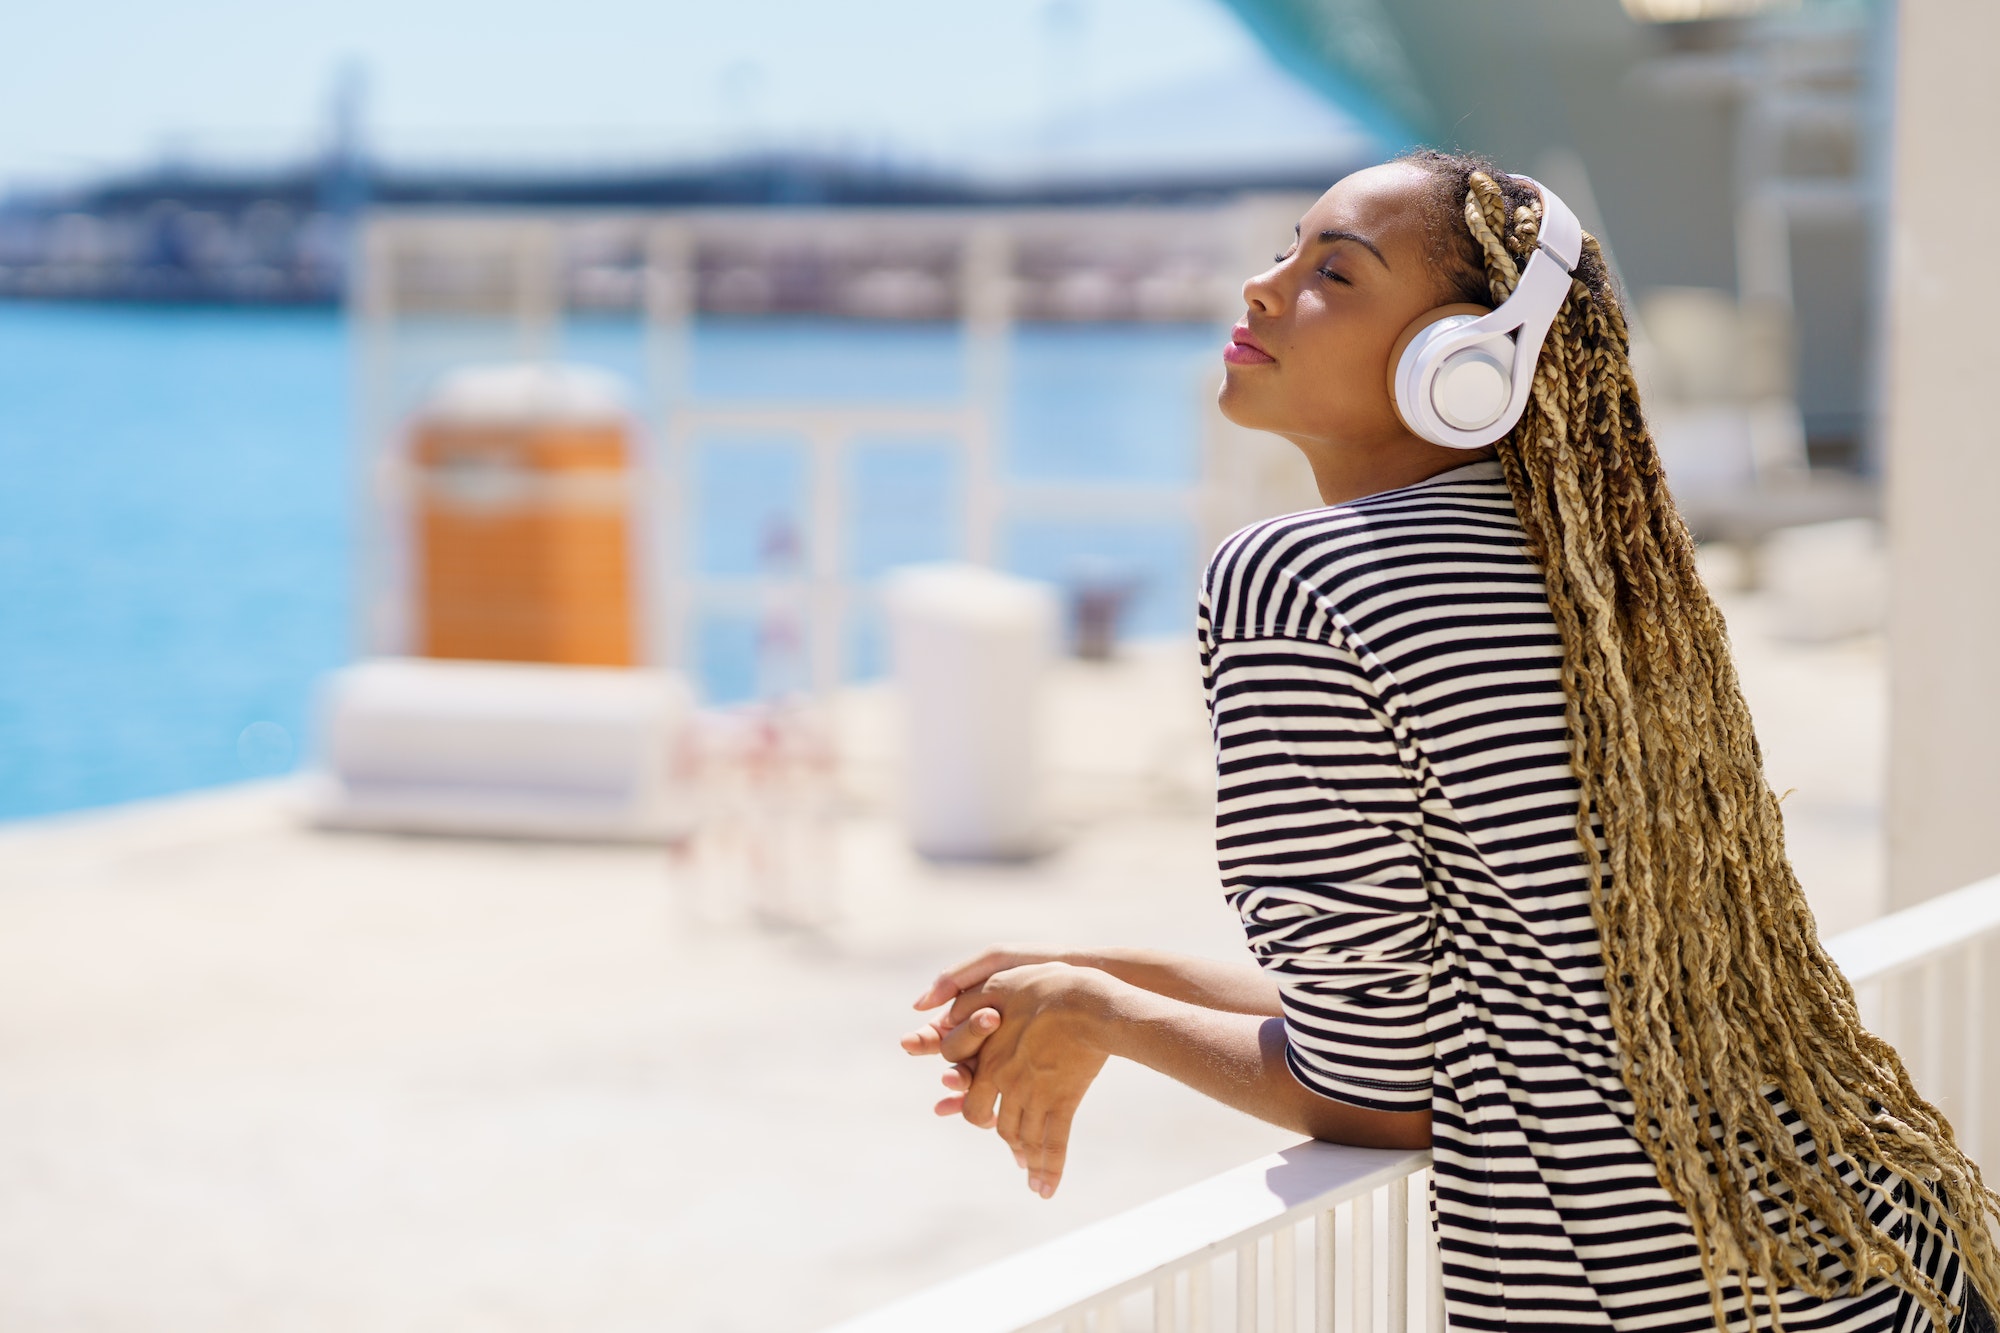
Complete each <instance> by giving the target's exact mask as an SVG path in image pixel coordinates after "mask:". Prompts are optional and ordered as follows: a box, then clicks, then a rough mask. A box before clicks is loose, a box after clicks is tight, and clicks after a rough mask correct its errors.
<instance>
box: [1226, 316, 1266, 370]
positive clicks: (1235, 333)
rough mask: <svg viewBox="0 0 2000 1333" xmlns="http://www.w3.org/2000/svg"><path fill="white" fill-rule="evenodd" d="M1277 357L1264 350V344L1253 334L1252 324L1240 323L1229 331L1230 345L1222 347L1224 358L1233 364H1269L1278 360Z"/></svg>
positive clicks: (1227, 362) (1227, 363) (1228, 363)
mask: <svg viewBox="0 0 2000 1333" xmlns="http://www.w3.org/2000/svg"><path fill="white" fill-rule="evenodd" d="M1277 359H1278V358H1277V357H1275V356H1272V355H1271V354H1270V353H1269V352H1267V351H1265V350H1264V345H1263V344H1262V343H1260V342H1258V341H1257V339H1256V338H1254V337H1252V336H1251V333H1250V326H1249V325H1247V324H1238V325H1237V326H1236V327H1235V328H1233V329H1231V330H1230V331H1229V345H1228V346H1227V347H1225V348H1223V349H1222V360H1223V363H1224V364H1225V365H1231V366H1268V365H1273V364H1275V363H1276V362H1277Z"/></svg>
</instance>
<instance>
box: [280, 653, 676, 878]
mask: <svg viewBox="0 0 2000 1333" xmlns="http://www.w3.org/2000/svg"><path fill="white" fill-rule="evenodd" d="M692 711H693V695H692V692H691V691H690V690H689V688H688V686H687V684H686V682H685V681H683V680H682V679H681V678H680V677H679V676H678V675H676V674H674V673H673V672H668V671H657V670H647V669H640V670H632V669H624V668H609V667H569V666H541V665H527V664H521V663H512V662H452V661H435V660H426V659H414V658H412V659H400V658H389V659H380V660H376V661H368V662H362V663H359V664H357V665H355V666H351V667H347V668H345V669H344V670H341V671H337V672H335V673H333V675H332V676H330V677H328V678H327V680H326V682H325V683H324V685H323V687H322V693H321V701H320V724H321V729H320V748H321V765H322V773H321V775H320V777H319V780H318V784H317V788H316V791H315V797H314V802H313V812H314V818H315V822H317V823H319V824H321V825H324V826H328V827H339V828H367V829H382V830H392V831H398V832H413V833H456V834H472V835H480V836H501V837H526V838H560V839H583V840H615V841H664V840H671V839H675V838H679V837H682V836H685V835H686V834H687V833H688V832H690V831H691V829H692V827H693V814H694V807H693V798H692V793H691V791H690V790H689V781H688V777H689V775H688V774H687V772H686V771H685V770H686V768H687V762H686V761H687V755H688V751H687V744H686V731H687V726H688V721H689V718H690V715H691V713H692Z"/></svg>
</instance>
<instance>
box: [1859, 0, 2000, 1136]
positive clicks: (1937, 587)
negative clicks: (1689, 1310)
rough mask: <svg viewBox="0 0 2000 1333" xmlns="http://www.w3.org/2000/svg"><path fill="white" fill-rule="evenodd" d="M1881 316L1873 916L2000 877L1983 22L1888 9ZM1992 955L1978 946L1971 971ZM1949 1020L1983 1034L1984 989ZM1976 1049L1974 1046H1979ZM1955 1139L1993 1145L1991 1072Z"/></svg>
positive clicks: (1999, 681)
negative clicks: (1883, 664)
mask: <svg viewBox="0 0 2000 1333" xmlns="http://www.w3.org/2000/svg"><path fill="white" fill-rule="evenodd" d="M1895 40H1896V45H1897V54H1896V92H1895V112H1894V115H1895V123H1894V129H1893V138H1892V143H1893V155H1894V164H1893V169H1892V171H1893V180H1894V188H1893V189H1892V190H1891V191H1890V192H1889V207H1890V243H1889V254H1890V282H1889V306H1888V358H1887V359H1888V402H1887V430H1886V437H1887V443H1888V452H1887V460H1886V468H1887V473H1888V503H1887V512H1888V520H1889V552H1890V578H1891V585H1890V586H1891V601H1890V623H1889V688H1890V712H1889V717H1890V724H1889V819H1888V823H1889V902H1888V907H1889V909H1890V910H1891V911H1894V910H1897V909H1899V908H1903V907H1908V906H1910V905H1912V904H1914V903H1917V902H1921V901H1923V900H1924V899H1926V898H1931V897H1934V896H1936V895H1937V894H1940V893H1945V892H1948V891H1950V890H1952V889H1955V888H1958V887H1959V886H1960V885H1963V884H1969V883H1972V882H1973V881H1974V880H1977V879H1980V878H1982V877H1984V876H1986V875H1991V874H1993V873H1994V872H1996V871H2000V817H1996V814H1995V812H1996V811H2000V763H1996V762H1995V759H1994V756H1995V755H1996V754H2000V672H1996V670H1995V663H1996V662H2000V597H1996V596H1994V594H1993V579H1994V577H1995V573H1996V571H2000V523H1996V522H1994V520H1993V513H1992V502H1991V499H1990V497H1991V496H1992V495H1994V494H1995V493H1996V492H2000V447H1996V442H2000V428H1996V426H1995V425H1994V422H1993V406H1992V398H1993V366H1992V356H1991V354H1990V353H1989V352H1988V350H1987V348H1986V346H1985V343H1984V340H1983V339H1981V338H1978V337H1976V336H1969V335H1968V333H1967V331H1966V326H1965V320H1966V318H1967V315H1966V311H1967V309H1968V308H1969V306H1972V305H1976V304H1977V300H1978V297H1977V294H1976V293H1977V288H1978V282H1979V279H1978V268H1979V257H1980V255H1981V253H1982V250H1983V248H1984V242H1983V241H1982V240H1981V236H1982V234H1983V232H1982V227H1983V224H1984V221H1985V220H1986V219H1989V218H1992V217H1994V216H1996V215H2000V177H1996V176H1995V175H1994V174H1993V173H1992V172H1990V171H1985V170H1981V169H1980V167H1979V166H1978V164H1977V163H1975V162H1969V161H1967V159H1966V156H1965V153H1966V144H1967V142H1968V138H1967V136H1968V135H1970V136H1973V137H1974V138H1975V139H1976V138H1977V136H1978V135H1980V134H1981V133H1982V132H1983V131H1985V130H1987V129H1989V128H1991V127H1992V126H1995V125H2000V81H1996V80H1995V79H1994V78H1993V77H1992V71H1991V69H1990V68H1989V65H1990V60H1989V58H1988V53H1990V52H1991V51H1993V50H1994V49H1995V47H1996V45H2000V6H1995V5H1949V6H1945V5H1935V4H1923V3H1918V2H1917V0H1904V2H1903V3H1901V4H1898V5H1897V6H1896V29H1895ZM1995 955H1996V950H1995V949H1994V947H1993V946H1991V945H1989V946H1986V950H1985V957H1984V959H1983V960H1982V961H1983V963H1984V964H1985V965H1989V966H1990V965H1991V964H1992V963H1993V961H1994V959H1995ZM1987 990H1988V992H1989V993H1988V994H1987V995H1986V996H1985V997H1983V998H1984V1005H1983V1010H1982V1012H1980V1013H1977V1014H1968V1015H1967V1021H1969V1022H1971V1023H1973V1024H1975V1025H1977V1028H1978V1030H1980V1031H1983V1032H1984V1033H1986V1034H1991V1033H1992V1032H1994V1031H1995V1030H1996V1028H2000V987H1988V988H1987ZM1989 1044H1990V1035H1989ZM1981 1072H1982V1077H1983V1084H1984V1085H1983V1086H1982V1087H1980V1088H1977V1089H1968V1094H1969V1095H1968V1097H1967V1101H1968V1102H1970V1103H1973V1104H1977V1105H1980V1106H1982V1107H1983V1108H1988V1109H1987V1113H1986V1116H1985V1120H1984V1123H1982V1124H1981V1125H1979V1126H1976V1127H1974V1126H1971V1125H1967V1126H1965V1127H1964V1129H1965V1130H1966V1131H1967V1133H1968V1137H1973V1138H1978V1139H1983V1141H1984V1142H1985V1143H1987V1144H1989V1145H1990V1144H1992V1143H1995V1142H2000V1132H1996V1131H2000V1127H1996V1125H1995V1123H1994V1121H1995V1117H1994V1116H1993V1115H1992V1113H1991V1110H1990V1108H1992V1107H1994V1106H1996V1105H2000V1087H1996V1086H1995V1084H1996V1079H1995V1072H1994V1070H1993V1069H1991V1068H1988V1069H1986V1070H1983V1071H1981Z"/></svg>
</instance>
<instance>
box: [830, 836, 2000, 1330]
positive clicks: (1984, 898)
mask: <svg viewBox="0 0 2000 1333" xmlns="http://www.w3.org/2000/svg"><path fill="white" fill-rule="evenodd" d="M1986 935H1996V936H2000V875H1995V876H1993V877H1991V878H1988V879H1983V880H1980V881H1978V882H1976V883H1973V884H1968V885H1967V886H1966V887H1964V888H1962V889H1956V890H1954V891H1952V892H1950V893H1946V894H1942V895H1940V896H1939V897H1936V898H1932V899H1930V900H1929V901H1927V902H1923V903H1919V904H1917V905H1916V906H1914V907H1909V908H1905V909H1903V910H1902V911H1900V912H1895V913H1892V914H1890V915H1889V916H1886V917H1882V918H1879V919H1877V920H1875V921H1871V922H1869V923H1867V924H1866V925H1863V926H1858V927H1856V928H1855V929H1853V930H1849V931H1846V932H1844V933H1842V934H1840V935H1837V936H1835V937H1833V938H1832V939H1830V940H1828V941H1827V942H1826V948H1827V952H1828V953H1830V954H1831V955H1832V956H1833V959H1834V961H1835V962H1836V963H1837V964H1838V965H1839V966H1840V969H1841V971H1842V972H1844V973H1845V974H1846V976H1847V978H1848V980H1849V981H1850V982H1851V983H1852V984H1854V985H1855V986H1857V987H1860V986H1865V985H1870V984H1872V983H1876V982H1880V981H1883V980H1886V979H1888V978H1891V977H1895V976H1897V975H1899V974H1901V973H1904V972H1906V971H1908V970H1910V969H1912V968H1916V967H1918V966H1920V965H1922V964H1924V963H1927V962H1930V961H1932V960H1934V959H1936V958H1938V957H1939V956H1941V955H1943V954H1946V953H1948V952H1949V951H1951V950H1954V949H1962V948H1964V947H1966V946H1967V945H1969V944H1971V943H1973V942H1974V941H1976V940H1978V939H1979V938H1980V937H1981V936H1986ZM1430 1158H1431V1155H1430V1153H1429V1152H1428V1151H1425V1150H1418V1151H1408V1152H1405V1151H1398V1150H1391V1149H1379V1148H1349V1147H1343V1146H1341V1145H1339V1144H1332V1143H1319V1142H1314V1141H1310V1140H1309V1141H1307V1142H1304V1143H1301V1144H1298V1145H1297V1146H1296V1147H1292V1148H1287V1149H1285V1150H1284V1151H1283V1152H1280V1153H1276V1154H1273V1155H1272V1156H1269V1157H1262V1158H1259V1159H1258V1160H1256V1161H1254V1162H1247V1163H1245V1164H1244V1165H1242V1166H1239V1167H1236V1168H1235V1169H1234V1170H1230V1171H1225V1172H1223V1173H1222V1174H1221V1175H1218V1176H1212V1177H1210V1178H1209V1179H1207V1180H1204V1181H1202V1182H1200V1183H1199V1184H1195V1185H1190V1186H1188V1187H1187V1188H1186V1189H1183V1190H1179V1191H1177V1192H1175V1193H1173V1194H1169V1195H1166V1196H1164V1197H1163V1198H1159V1199H1155V1200H1153V1201H1152V1202H1150V1203H1146V1204H1141V1205H1140V1206H1139V1207H1137V1208H1133V1209H1130V1210H1128V1211H1126V1212H1123V1213H1119V1214H1118V1215H1116V1216H1114V1217H1109V1218H1106V1219H1104V1220H1103V1221H1101V1222H1097V1223H1094V1224H1093V1225H1091V1226H1087V1227H1083V1228H1081V1229H1079V1230H1076V1231H1073V1232H1070V1233H1069V1234H1067V1235H1064V1236H1059V1237H1057V1238H1056V1239H1054V1240H1052V1241H1049V1242H1047V1243H1045V1244H1043V1245H1039V1246H1036V1247H1035V1248H1033V1249H1030V1250H1024V1251H1022V1252H1021V1253H1019V1254H1016V1255H1013V1256H1011V1257H1009V1258H1006V1259H1002V1260H1000V1261H999V1262H997V1263H994V1264H989V1265H987V1266H986V1267H984V1268H979V1269H976V1270H974V1271H973V1272H970V1273H967V1274H964V1275H962V1276H960V1277H958V1278H954V1279H952V1280H950V1281H948V1282H945V1283H943V1284H941V1285H939V1286H935V1287H930V1288H928V1289H926V1290H924V1291H921V1292H918V1293H917V1294H915V1295H913V1296H910V1297H907V1298H905V1299H903V1300H901V1301H897V1302H895V1303H894V1304H891V1305H886V1306H882V1307H880V1308H878V1309H875V1310H872V1311H869V1312H868V1313H866V1314H863V1315H860V1316H858V1317H856V1318H854V1319H851V1320H848V1321H847V1322H845V1323H842V1324H839V1325H836V1326H835V1327H834V1328H832V1329H828V1330H826V1333H932V1331H933V1330H936V1329H940V1328H949V1329H951V1330H953V1333H1016V1330H1019V1329H1023V1328H1029V1327H1039V1326H1048V1325H1053V1324H1056V1323H1058V1322H1060V1321H1062V1320H1064V1319H1066V1318H1068V1317H1071V1316H1075V1315H1077V1314H1080V1313H1081V1312H1083V1311H1086V1310H1093V1309H1102V1308H1105V1307H1106V1306H1107V1305H1108V1304H1109V1303H1112V1302H1116V1301H1117V1300H1119V1299H1121V1298H1122V1297H1125V1296H1128V1295H1131V1294H1133V1293H1136V1292H1139V1291H1143V1290H1145V1289H1147V1288H1148V1287H1149V1286H1150V1285H1151V1284H1152V1283H1153V1282H1154V1281H1155V1279H1157V1278H1158V1277H1160V1276H1161V1275H1162V1274H1166V1273H1171V1272H1174V1271H1177V1270H1181V1269H1186V1268H1188V1267H1190V1265H1193V1264H1198V1263H1200V1262H1202V1261H1203V1260H1204V1259H1207V1258H1212V1257H1217V1256H1221V1255H1223V1254H1226V1253H1227V1252H1229V1251H1230V1250H1232V1249H1235V1248H1236V1247H1238V1246H1240V1245H1243V1244H1244V1243H1246V1242H1250V1241H1255V1240H1257V1239H1258V1238H1260V1237H1262V1236H1265V1235H1269V1234H1272V1233H1275V1232H1279V1231H1282V1230H1283V1229H1284V1228H1286V1227H1288V1226H1292V1225H1295V1224H1297V1223H1298V1222H1300V1221H1302V1220H1304V1219H1306V1218H1308V1217H1314V1216H1322V1215H1324V1214H1325V1213H1326V1212H1327V1211H1328V1210H1330V1209H1332V1208H1335V1207H1337V1206H1338V1205H1340V1204H1343V1203H1346V1202H1348V1201H1349V1200H1352V1199H1361V1198H1366V1197H1368V1196H1369V1195H1370V1194H1371V1193H1372V1192H1373V1191H1374V1190H1377V1189H1380V1188H1381V1187H1382V1186H1384V1185H1387V1184H1390V1183H1392V1182H1395V1181H1398V1180H1402V1179H1405V1178H1407V1177H1409V1176H1411V1175H1414V1174H1415V1173H1417V1172H1419V1171H1422V1170H1424V1169H1425V1168H1427V1167H1428V1166H1429V1165H1430Z"/></svg>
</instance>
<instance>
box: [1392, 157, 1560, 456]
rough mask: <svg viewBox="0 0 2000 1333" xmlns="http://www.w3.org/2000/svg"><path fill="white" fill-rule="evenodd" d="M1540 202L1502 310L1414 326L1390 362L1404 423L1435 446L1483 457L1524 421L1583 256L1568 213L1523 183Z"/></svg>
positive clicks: (1450, 311)
mask: <svg viewBox="0 0 2000 1333" xmlns="http://www.w3.org/2000/svg"><path fill="white" fill-rule="evenodd" d="M1514 179H1515V180H1518V181H1526V182H1527V183H1528V184H1530V185H1532V186H1534V187H1535V189H1536V190H1537V191H1539V192H1540V194H1541V196H1542V225H1541V232H1540V235H1539V236H1538V237H1537V240H1536V245H1535V253H1534V254H1532V255H1530V256H1529V257H1528V268H1527V271H1526V272H1525V273H1523V274H1522V275H1521V280H1520V282H1519V283H1518V284H1517V285H1516V286H1515V288H1514V292H1513V294H1512V295H1511V296H1509V297H1508V298H1507V299H1506V300H1505V301H1504V302H1502V303H1501V305H1500V308H1499V309H1498V310H1492V311H1488V310H1485V309H1483V308H1482V307H1480V306H1471V305H1453V306H1444V307H1442V308H1440V309H1437V310H1433V311H1431V312H1430V313H1428V314H1426V315H1424V316H1423V317H1422V318H1420V319H1418V320H1417V321H1416V322H1415V323H1413V324H1411V325H1410V327H1409V328H1407V329H1405V330H1404V331H1403V336H1402V337H1401V338H1399V339H1397V341H1396V347H1395V349H1394V350H1392V351H1391V353H1390V356H1389V387H1390V396H1391V397H1392V398H1394V399H1395V403H1396V414H1397V415H1398V416H1400V417H1402V418H1403V424H1404V425H1406V426H1408V427H1409V428H1410V429H1411V430H1412V431H1414V432H1416V433H1417V434H1418V435H1421V436H1422V437H1423V438H1425V439H1426V440H1429V441H1430V442H1431V443H1432V444H1441V445H1444V446H1445V447H1446V448H1449V449H1483V448H1485V447H1486V446H1487V445H1489V444H1491V443H1493V442H1494V441H1495V440H1497V439H1499V438H1500V437H1501V436H1503V435H1505V434H1506V433H1507V432H1508V431H1510V430H1512V429H1514V423H1515V422H1517V421H1519V420H1520V419H1521V413H1522V412H1523V411H1524V410H1525V409H1526V408H1527V406H1528V389H1529V386H1530V385H1531V384H1533V383H1534V379H1535V362H1536V360H1537V359H1539V358H1540V356H1541V354H1542V339H1544V338H1546V337H1548V334H1549V325H1550V324H1552V323H1554V322H1555V317H1556V311H1558V310H1560V309H1562V304H1563V302H1564V301H1565V300H1567V299H1569V287H1570V276H1571V274H1573V273H1574V272H1575V271H1576V266H1577V262H1578V261H1579V260H1580V259H1581V258H1582V257H1583V226H1582V224H1581V223H1579V222H1578V221H1577V220H1576V214H1574V213H1572V212H1570V210H1569V205H1567V204H1565V203H1564V202H1563V201H1562V200H1560V199H1558V198H1557V197H1556V196H1555V193H1554V192H1553V191H1551V190H1550V189H1549V188H1548V187H1547V186H1545V185H1543V184H1542V183H1541V182H1539V181H1535V180H1530V179H1529V178H1528V177H1526V176H1516V177H1514Z"/></svg>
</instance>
